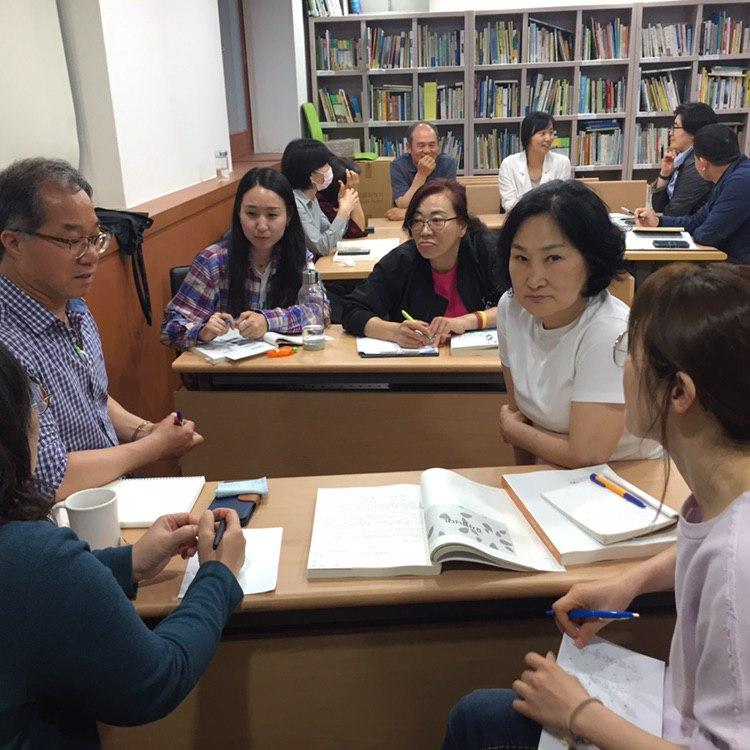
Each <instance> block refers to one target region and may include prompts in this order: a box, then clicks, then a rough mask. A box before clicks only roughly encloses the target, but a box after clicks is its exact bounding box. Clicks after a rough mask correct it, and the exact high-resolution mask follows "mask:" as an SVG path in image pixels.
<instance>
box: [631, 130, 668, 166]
mask: <svg viewBox="0 0 750 750" xmlns="http://www.w3.org/2000/svg"><path fill="white" fill-rule="evenodd" d="M668 148H669V128H666V127H657V126H656V125H654V124H653V123H649V124H648V125H643V124H641V123H640V122H639V123H637V124H636V132H635V163H636V164H651V165H653V164H659V162H661V160H662V158H663V157H664V152H665V151H666V150H667V149H668Z"/></svg>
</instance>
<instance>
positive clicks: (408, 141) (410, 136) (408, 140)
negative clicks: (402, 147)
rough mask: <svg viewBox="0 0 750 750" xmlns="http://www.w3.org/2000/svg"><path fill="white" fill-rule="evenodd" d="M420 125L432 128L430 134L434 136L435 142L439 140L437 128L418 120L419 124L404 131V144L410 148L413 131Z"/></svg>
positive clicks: (416, 123)
mask: <svg viewBox="0 0 750 750" xmlns="http://www.w3.org/2000/svg"><path fill="white" fill-rule="evenodd" d="M422 125H426V126H427V127H428V128H432V132H433V133H434V134H435V138H437V140H438V141H439V140H440V134H439V133H438V132H437V128H436V127H435V126H434V125H433V124H432V123H431V122H425V121H424V120H420V121H419V122H415V123H414V124H413V125H411V126H410V127H409V129H408V130H407V131H406V142H407V143H408V144H409V145H410V146H411V142H412V140H414V131H415V130H416V129H417V128H420V127H422Z"/></svg>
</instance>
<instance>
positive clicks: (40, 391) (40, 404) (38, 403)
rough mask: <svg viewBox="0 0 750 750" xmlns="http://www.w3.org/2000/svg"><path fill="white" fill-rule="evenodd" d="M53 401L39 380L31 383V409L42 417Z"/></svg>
mask: <svg viewBox="0 0 750 750" xmlns="http://www.w3.org/2000/svg"><path fill="white" fill-rule="evenodd" d="M51 401H52V396H51V395H50V392H49V391H48V390H47V389H46V388H45V387H44V386H43V385H42V383H41V382H40V381H38V380H35V379H33V380H32V381H31V408H32V409H34V410H35V411H36V413H37V414H38V415H39V416H40V417H41V416H42V414H44V412H45V411H47V409H48V408H49V405H50V403H51Z"/></svg>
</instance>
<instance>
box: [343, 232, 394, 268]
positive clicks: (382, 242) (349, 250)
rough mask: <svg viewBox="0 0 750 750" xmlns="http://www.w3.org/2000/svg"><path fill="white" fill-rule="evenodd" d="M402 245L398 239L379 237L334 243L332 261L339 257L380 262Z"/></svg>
mask: <svg viewBox="0 0 750 750" xmlns="http://www.w3.org/2000/svg"><path fill="white" fill-rule="evenodd" d="M401 243H402V241H401V238H399V237H381V238H378V239H369V240H368V239H361V240H341V241H340V242H337V243H336V255H335V256H334V261H335V260H336V259H337V258H338V257H339V256H341V257H342V258H347V259H349V260H355V261H356V260H360V259H361V260H368V261H370V262H372V261H373V260H380V259H381V258H383V257H385V256H386V255H388V253H390V252H391V250H393V248H394V247H398V246H399V245H400V244H401Z"/></svg>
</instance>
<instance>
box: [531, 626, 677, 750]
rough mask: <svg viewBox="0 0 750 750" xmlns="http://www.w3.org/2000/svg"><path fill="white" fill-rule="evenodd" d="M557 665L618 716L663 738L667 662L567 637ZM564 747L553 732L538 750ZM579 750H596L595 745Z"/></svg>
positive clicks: (545, 733)
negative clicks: (578, 643)
mask: <svg viewBox="0 0 750 750" xmlns="http://www.w3.org/2000/svg"><path fill="white" fill-rule="evenodd" d="M641 624H645V623H641ZM557 663H558V664H559V665H560V666H561V667H563V669H565V670H566V671H568V672H570V673H571V674H573V675H575V676H576V677H577V678H578V679H579V680H580V681H581V683H582V684H583V686H584V687H585V688H586V690H588V692H589V693H590V694H591V695H592V696H594V697H596V698H599V700H601V702H602V703H603V704H604V705H605V706H606V707H607V708H609V709H611V710H612V711H614V712H615V713H616V714H617V715H618V716H621V717H622V718H623V719H626V720H627V721H629V722H631V723H633V724H635V725H636V726H638V727H640V728H641V729H643V730H644V731H645V732H649V733H651V734H653V735H656V736H657V737H661V729H662V708H663V703H664V672H665V664H664V662H663V661H661V660H659V659H653V658H651V657H650V656H645V655H644V654H639V653H637V652H635V651H631V650H630V649H628V648H624V647H623V646H618V645H616V644H614V643H610V642H609V641H605V640H604V639H603V638H598V637H594V639H593V640H592V641H591V643H590V644H589V645H588V646H586V647H585V648H583V649H579V648H577V647H576V645H575V644H574V643H573V641H572V640H571V638H570V637H569V636H567V635H564V636H563V639H562V643H561V644H560V650H559V651H558V654H557ZM564 747H567V745H565V744H563V743H562V742H561V740H559V739H558V738H557V737H555V736H554V735H553V734H551V733H550V732H549V731H547V730H546V729H545V730H544V731H542V736H541V737H540V739H539V749H538V750H561V749H562V748H564ZM577 747H578V748H579V750H585V749H591V750H595V747H594V745H578V746H577Z"/></svg>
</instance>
